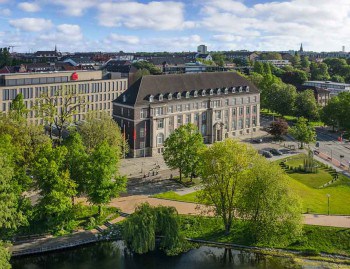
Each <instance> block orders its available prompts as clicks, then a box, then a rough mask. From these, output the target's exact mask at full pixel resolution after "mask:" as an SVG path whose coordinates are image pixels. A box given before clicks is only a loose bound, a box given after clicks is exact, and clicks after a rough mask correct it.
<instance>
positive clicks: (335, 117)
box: [320, 96, 342, 131]
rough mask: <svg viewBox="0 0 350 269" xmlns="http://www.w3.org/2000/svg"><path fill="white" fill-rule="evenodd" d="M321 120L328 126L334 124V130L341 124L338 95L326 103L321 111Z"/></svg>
mask: <svg viewBox="0 0 350 269" xmlns="http://www.w3.org/2000/svg"><path fill="white" fill-rule="evenodd" d="M320 116H321V120H322V121H323V122H324V123H325V124H326V125H328V126H332V128H333V131H334V129H335V127H338V126H339V123H340V121H341V117H342V116H341V111H340V100H339V97H338V96H334V97H332V98H331V99H330V100H329V101H328V103H327V105H325V106H324V107H323V108H322V110H321V113H320Z"/></svg>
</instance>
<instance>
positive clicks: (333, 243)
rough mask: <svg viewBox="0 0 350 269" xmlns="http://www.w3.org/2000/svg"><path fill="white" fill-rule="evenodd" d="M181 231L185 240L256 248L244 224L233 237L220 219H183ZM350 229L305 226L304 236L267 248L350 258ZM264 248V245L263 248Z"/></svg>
mask: <svg viewBox="0 0 350 269" xmlns="http://www.w3.org/2000/svg"><path fill="white" fill-rule="evenodd" d="M180 218H181V222H180V223H181V230H182V231H183V234H184V236H186V237H188V238H193V239H202V240H208V241H215V242H224V243H233V244H241V245H248V246H249V245H254V243H253V242H251V241H250V240H249V238H250V237H249V235H248V234H247V232H246V229H245V227H244V223H243V222H241V221H235V222H234V225H233V227H232V230H231V232H230V234H229V235H225V233H224V227H223V224H222V221H221V220H220V219H219V218H211V217H200V216H181V217H180ZM349 238H350V229H343V228H333V227H321V226H311V225H304V228H303V235H302V236H301V237H300V238H298V239H296V240H294V241H293V242H289V244H286V245H281V244H279V243H276V244H274V245H269V246H266V247H274V248H284V249H291V250H299V251H307V250H314V251H316V252H327V253H332V254H343V255H350V241H349ZM259 246H261V247H264V245H259Z"/></svg>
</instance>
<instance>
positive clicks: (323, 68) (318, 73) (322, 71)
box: [310, 62, 330, 80]
mask: <svg viewBox="0 0 350 269" xmlns="http://www.w3.org/2000/svg"><path fill="white" fill-rule="evenodd" d="M310 72H311V79H313V80H329V79H330V76H329V73H328V66H327V65H326V64H325V63H314V62H312V63H311V65H310Z"/></svg>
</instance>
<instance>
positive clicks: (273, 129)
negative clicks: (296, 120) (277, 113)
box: [268, 118, 289, 139]
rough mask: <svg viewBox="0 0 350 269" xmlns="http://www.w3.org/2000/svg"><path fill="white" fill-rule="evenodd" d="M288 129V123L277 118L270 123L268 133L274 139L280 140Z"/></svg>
mask: <svg viewBox="0 0 350 269" xmlns="http://www.w3.org/2000/svg"><path fill="white" fill-rule="evenodd" d="M288 128H289V126H288V123H287V122H286V121H285V120H284V119H281V118H278V119H277V120H275V121H273V122H271V124H270V127H269V129H268V133H269V134H271V135H273V136H274V137H275V139H280V138H281V137H282V136H283V135H286V134H287V133H288Z"/></svg>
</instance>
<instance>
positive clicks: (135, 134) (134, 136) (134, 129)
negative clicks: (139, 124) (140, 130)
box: [134, 128, 136, 141]
mask: <svg viewBox="0 0 350 269" xmlns="http://www.w3.org/2000/svg"><path fill="white" fill-rule="evenodd" d="M135 140H136V128H134V141H135Z"/></svg>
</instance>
